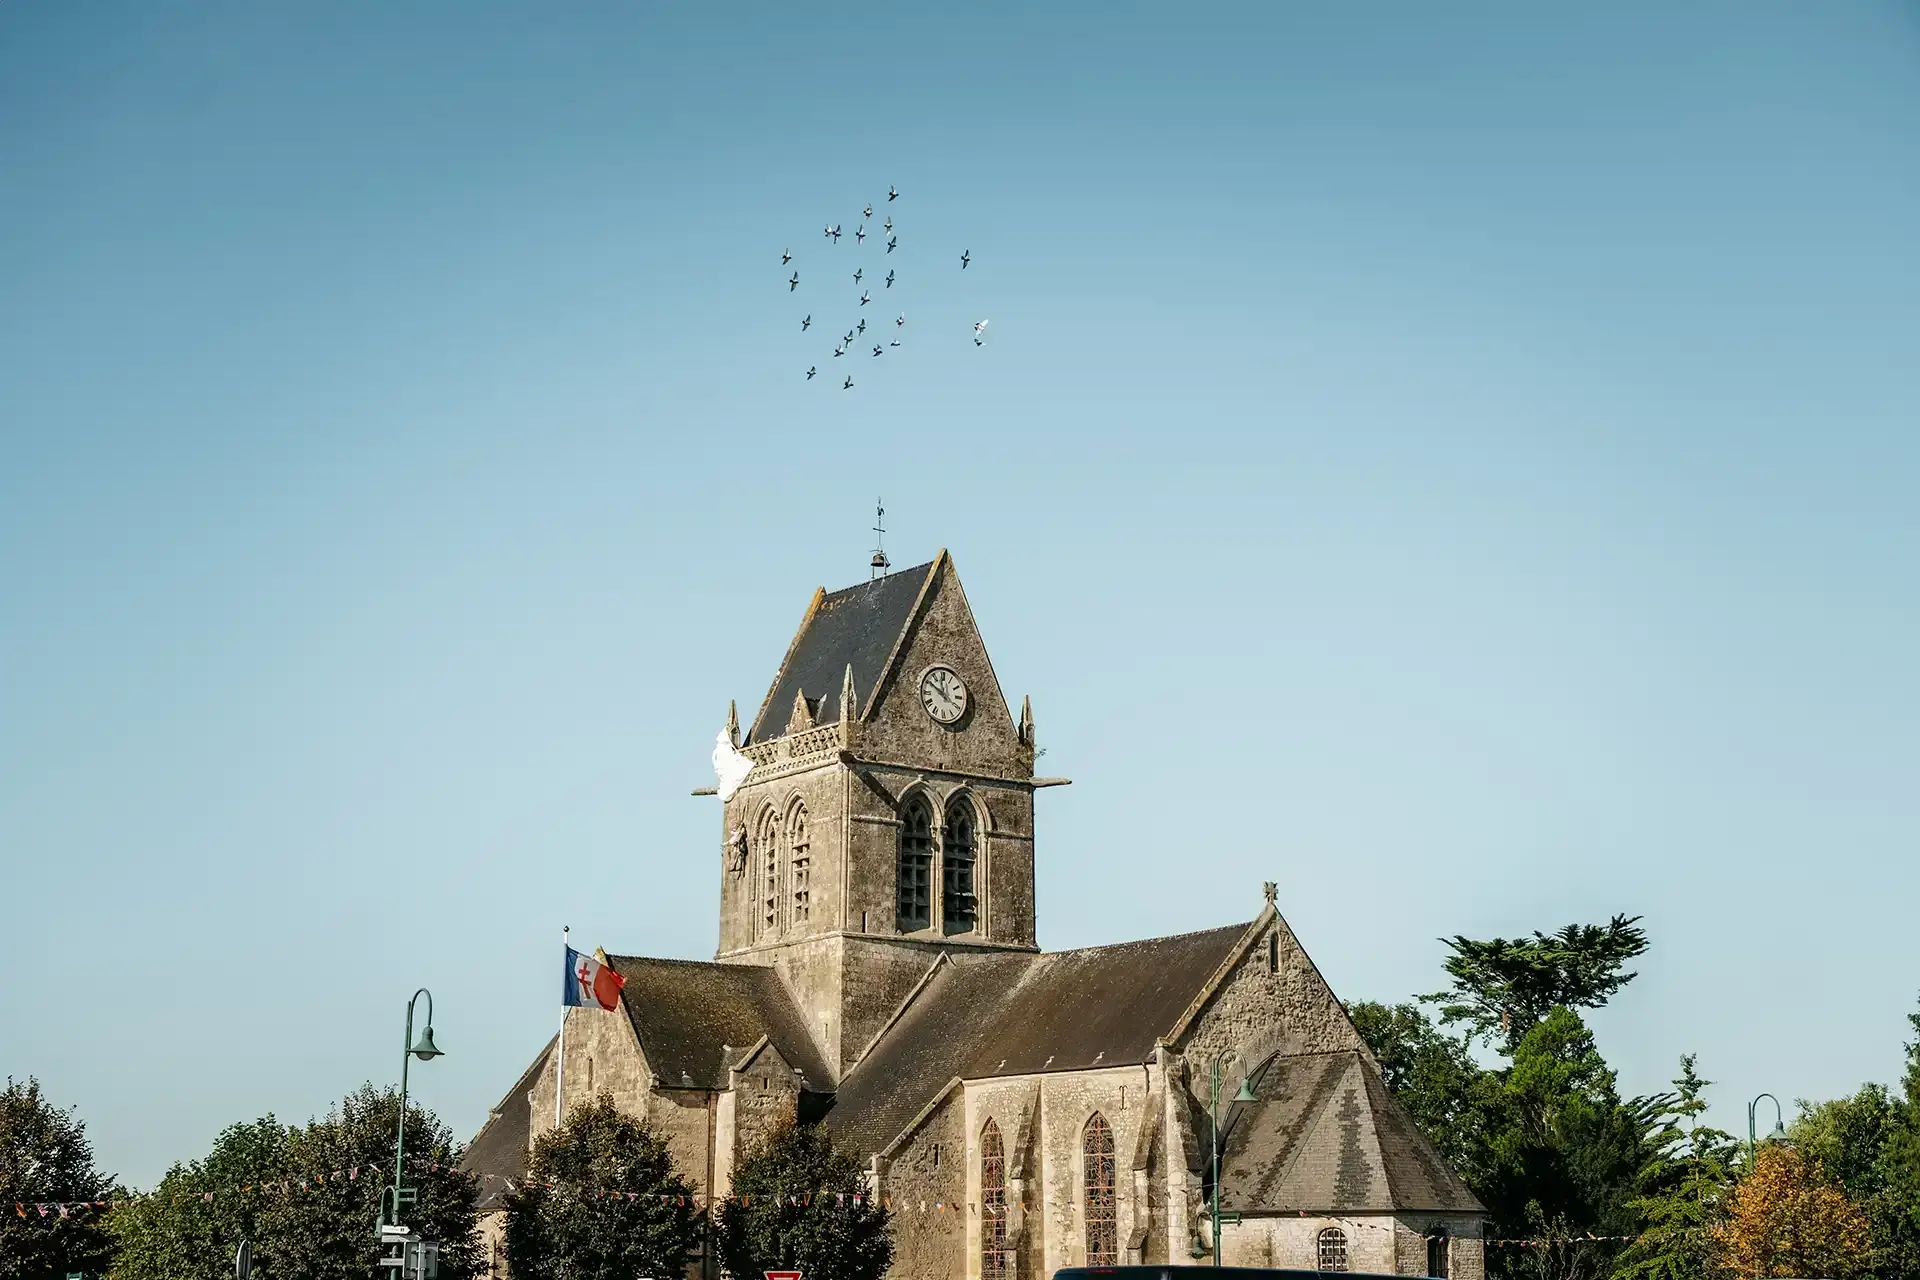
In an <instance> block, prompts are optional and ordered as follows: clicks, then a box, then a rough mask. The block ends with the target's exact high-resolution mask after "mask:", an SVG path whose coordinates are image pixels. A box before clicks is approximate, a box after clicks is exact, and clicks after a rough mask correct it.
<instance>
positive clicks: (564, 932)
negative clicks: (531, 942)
mask: <svg viewBox="0 0 1920 1280" xmlns="http://www.w3.org/2000/svg"><path fill="white" fill-rule="evenodd" d="M572 937H573V926H571V925H564V924H563V925H561V926H560V947H561V951H560V967H561V968H563V969H567V970H569V971H571V969H572V966H571V965H569V964H568V963H567V960H568V958H569V956H570V955H571V953H572V951H573V943H572V941H571V938H572ZM570 980H571V979H569V981H570ZM562 990H563V991H564V990H565V988H564V987H563V988H562ZM567 1004H568V1002H567V1001H565V1000H562V1001H561V1002H560V1065H559V1067H558V1069H556V1070H555V1071H554V1073H553V1127H554V1128H556V1129H558V1128H559V1127H560V1120H561V1117H562V1116H564V1115H565V1114H566V1112H565V1111H564V1110H563V1108H564V1107H565V1105H566V1104H565V1102H564V1101H563V1100H564V1099H565V1097H566V1093H567Z"/></svg>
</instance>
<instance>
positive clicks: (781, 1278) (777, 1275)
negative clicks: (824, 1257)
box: [767, 1271, 800, 1280]
mask: <svg viewBox="0 0 1920 1280" xmlns="http://www.w3.org/2000/svg"><path fill="white" fill-rule="evenodd" d="M767 1280H800V1273H799V1272H798V1271H769V1272H767Z"/></svg>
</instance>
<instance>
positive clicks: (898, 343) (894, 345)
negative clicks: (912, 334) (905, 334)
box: [887, 338, 900, 347]
mask: <svg viewBox="0 0 1920 1280" xmlns="http://www.w3.org/2000/svg"><path fill="white" fill-rule="evenodd" d="M887 345H888V346H890V347H897V346H899V345H900V339H898V338H895V339H894V340H893V341H892V342H889V343H888V344H887Z"/></svg>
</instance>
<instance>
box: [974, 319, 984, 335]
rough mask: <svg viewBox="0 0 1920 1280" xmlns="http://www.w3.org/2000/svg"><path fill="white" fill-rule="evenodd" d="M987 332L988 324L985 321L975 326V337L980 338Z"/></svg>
mask: <svg viewBox="0 0 1920 1280" xmlns="http://www.w3.org/2000/svg"><path fill="white" fill-rule="evenodd" d="M986 331H987V322H986V321H985V320H982V321H981V322H980V323H979V324H977V325H975V326H973V336H974V337H976V338H977V337H979V336H980V335H981V334H983V333H985V332H986Z"/></svg>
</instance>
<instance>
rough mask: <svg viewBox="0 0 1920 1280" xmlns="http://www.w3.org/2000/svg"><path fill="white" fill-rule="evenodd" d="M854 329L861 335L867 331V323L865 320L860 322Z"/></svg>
mask: <svg viewBox="0 0 1920 1280" xmlns="http://www.w3.org/2000/svg"><path fill="white" fill-rule="evenodd" d="M856 327H857V328H858V329H859V330H860V332H861V333H865V332H866V331H867V322H866V321H865V320H862V321H861V322H860V323H859V325H857V326H856Z"/></svg>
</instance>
